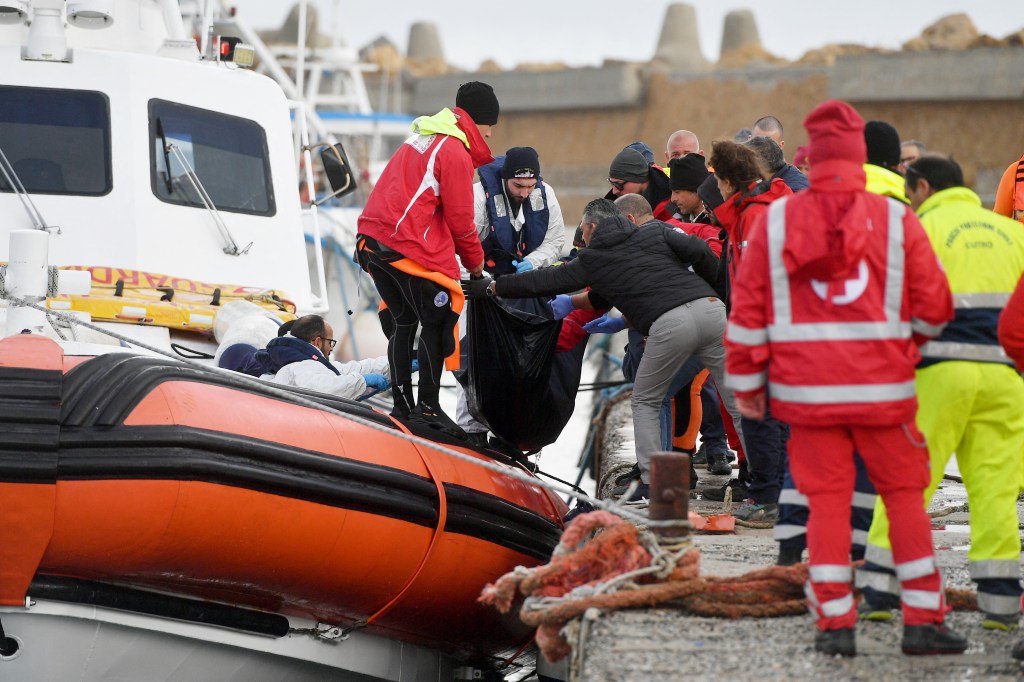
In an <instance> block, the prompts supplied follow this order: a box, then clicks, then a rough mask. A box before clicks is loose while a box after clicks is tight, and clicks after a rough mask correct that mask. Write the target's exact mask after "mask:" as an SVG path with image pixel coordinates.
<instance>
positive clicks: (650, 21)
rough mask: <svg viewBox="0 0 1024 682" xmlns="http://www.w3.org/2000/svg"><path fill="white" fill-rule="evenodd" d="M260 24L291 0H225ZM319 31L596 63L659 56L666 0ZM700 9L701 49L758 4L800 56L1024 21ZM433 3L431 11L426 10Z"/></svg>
mask: <svg viewBox="0 0 1024 682" xmlns="http://www.w3.org/2000/svg"><path fill="white" fill-rule="evenodd" d="M228 2H229V3H230V4H233V5H235V6H236V7H237V8H238V12H239V15H240V16H241V17H242V18H243V19H245V20H246V21H247V22H248V23H249V24H251V25H252V26H254V27H255V28H258V29H264V28H276V27H278V26H280V24H281V23H282V22H283V21H284V18H285V16H286V15H287V14H288V10H289V9H290V8H291V6H292V3H291V2H289V1H288V0H234V1H233V2H231V0H228ZM310 2H311V4H315V5H317V7H318V8H319V11H320V17H321V25H322V27H323V29H330V28H331V27H333V26H335V25H336V21H335V16H336V13H337V15H339V16H340V26H341V35H342V38H343V40H344V41H345V42H346V43H347V44H349V45H352V46H353V47H356V48H360V47H362V46H364V45H366V44H367V43H369V42H370V41H372V40H373V39H375V38H377V37H378V36H381V35H385V36H387V37H388V38H390V39H391V41H392V42H394V43H395V44H396V45H397V46H398V47H399V49H400V50H402V51H403V52H404V50H405V48H406V43H407V42H408V36H409V27H410V26H411V25H412V24H413V23H414V22H416V21H433V22H434V23H436V24H437V25H438V28H439V31H440V34H441V41H442V45H443V46H444V51H445V57H446V59H447V61H448V62H449V63H452V64H454V65H456V66H459V67H461V68H465V69H470V70H472V69H475V68H476V67H477V66H479V64H480V63H481V62H483V61H484V60H485V59H488V58H493V59H494V60H495V61H497V62H498V64H500V65H501V66H502V67H504V68H512V67H513V66H515V65H516V64H519V63H522V62H564V63H566V64H569V65H571V66H586V65H597V64H600V63H601V61H602V59H604V58H613V59H626V60H630V61H644V60H647V59H650V58H651V56H652V55H653V54H654V50H655V47H656V45H657V41H658V35H659V33H660V31H661V23H662V20H663V18H664V16H665V8H666V7H668V5H669V4H671V2H670V0H633V1H632V2H629V1H627V0H615V2H611V1H610V0H589V1H588V0H545V1H543V2H541V1H539V0H518V1H516V2H508V1H506V2H489V3H478V2H467V1H466V0H433V1H432V2H429V3H425V2H421V1H420V2H418V1H414V0H356V1H353V0H310ZM689 4H691V5H693V6H694V7H695V8H696V10H697V23H698V28H699V31H700V45H701V50H702V51H703V53H704V56H705V57H707V58H708V59H710V60H712V61H716V60H717V59H718V52H719V48H720V46H721V40H722V22H723V20H724V18H725V15H726V13H727V12H728V11H729V10H732V9H752V10H753V11H754V15H755V17H756V19H757V24H758V28H759V29H760V33H761V42H762V44H763V45H764V47H765V48H766V49H767V50H768V51H769V52H772V53H774V54H777V55H779V56H782V57H786V58H788V59H796V58H798V57H800V56H801V55H802V54H804V53H805V52H806V51H807V50H809V49H812V48H816V47H821V46H822V45H825V44H828V43H859V44H862V45H869V46H874V47H889V48H898V47H899V46H900V44H901V43H903V42H905V41H907V40H909V39H910V38H912V37H914V36H916V35H919V34H920V33H921V31H922V30H923V29H924V28H925V27H926V26H928V25H929V24H931V23H933V22H934V21H935V20H937V19H939V18H940V17H943V16H946V15H948V14H955V13H958V12H965V13H967V14H968V16H970V18H971V20H972V21H973V22H974V24H975V26H977V28H978V30H979V31H981V32H982V33H988V34H989V35H992V36H995V37H998V38H1002V37H1004V36H1006V35H1007V34H1009V33H1011V32H1013V31H1016V30H1019V29H1021V28H1022V27H1024V11H1021V7H1022V5H1021V3H1020V0H972V1H970V2H967V1H966V0H858V1H857V2H836V1H833V0H772V1H771V2H752V1H750V0H747V1H740V2H733V1H731V0H690V2H689ZM428 6H429V7H432V8H434V11H435V16H430V15H429V14H428V13H427V10H426V9H425V8H426V7H428Z"/></svg>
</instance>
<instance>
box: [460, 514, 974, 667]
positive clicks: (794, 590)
mask: <svg viewBox="0 0 1024 682" xmlns="http://www.w3.org/2000/svg"><path fill="white" fill-rule="evenodd" d="M807 580H808V568H807V564H803V563H800V564H795V565H793V566H767V567H764V568H759V569H756V570H753V571H748V572H747V573H744V574H742V575H739V576H702V575H700V550H699V549H698V548H696V547H695V546H694V545H693V542H692V540H691V539H690V538H689V537H683V538H675V539H670V540H668V541H666V540H665V539H659V538H657V537H656V536H655V535H654V534H653V533H651V532H650V531H647V530H642V529H640V528H638V527H637V526H636V525H634V524H633V523H630V522H629V521H626V520H623V519H622V518H620V517H618V516H616V515H615V514H612V513H609V512H606V511H595V512H590V513H588V514H582V515H580V516H578V517H576V518H575V519H573V521H572V522H571V523H570V524H569V526H568V527H567V528H566V529H565V532H564V533H563V534H562V539H561V542H560V543H559V545H558V547H557V548H556V549H555V551H554V554H553V556H552V559H551V561H550V562H549V563H547V564H544V565H542V566H538V567H536V568H532V569H527V568H523V567H522V566H520V567H517V568H516V570H514V571H512V572H510V573H507V574H505V575H504V576H502V577H501V578H500V579H498V581H497V582H495V583H493V584H490V585H487V587H485V588H484V590H483V592H482V593H481V595H480V597H479V598H478V601H479V602H480V603H483V604H487V605H490V606H493V607H494V608H496V609H497V610H498V611H499V612H501V613H508V612H509V611H510V610H511V609H512V607H513V605H514V604H515V603H516V600H517V598H518V596H519V595H524V596H525V597H526V598H525V600H524V601H523V604H522V607H521V609H520V611H519V617H520V619H521V620H522V621H523V622H524V623H526V624H527V625H529V626H531V627H535V628H537V635H536V641H537V646H538V647H539V648H540V650H541V651H542V652H543V654H544V655H545V656H546V657H547V659H548V660H549V661H552V662H555V661H559V660H561V659H562V658H564V657H565V656H567V655H569V654H570V653H571V652H572V649H571V647H570V645H569V643H568V642H567V641H566V638H565V636H564V635H563V634H562V628H563V627H564V626H565V625H566V624H567V623H568V622H569V621H571V620H573V619H574V618H577V617H579V616H582V615H583V614H584V613H586V612H587V611H588V610H590V609H599V610H613V609H628V608H641V607H648V608H649V607H655V606H658V607H661V608H675V609H679V610H681V611H683V612H685V613H687V614H688V615H693V616H703V617H709V618H778V617H782V616H800V615H804V614H806V613H807V602H806V598H805V594H804V585H805V584H806V583H807ZM946 602H947V604H948V605H949V607H950V608H953V609H957V610H974V609H977V596H976V594H975V593H974V592H973V591H970V590H959V589H947V590H946Z"/></svg>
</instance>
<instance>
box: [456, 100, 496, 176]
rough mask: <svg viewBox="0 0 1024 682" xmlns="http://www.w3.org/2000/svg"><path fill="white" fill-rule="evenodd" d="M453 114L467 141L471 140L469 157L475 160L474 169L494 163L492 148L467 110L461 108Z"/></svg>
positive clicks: (457, 108)
mask: <svg viewBox="0 0 1024 682" xmlns="http://www.w3.org/2000/svg"><path fill="white" fill-rule="evenodd" d="M452 113H454V114H455V116H456V117H457V119H458V120H457V121H456V122H455V125H457V126H458V127H459V130H461V131H462V132H463V133H465V134H466V139H467V140H469V156H470V157H471V158H472V159H473V168H479V167H480V166H486V165H487V164H489V163H490V162H492V161H494V157H493V156H491V148H490V147H488V146H487V141H486V140H484V136H483V135H481V134H480V131H479V130H478V129H477V127H476V123H474V122H473V118H472V117H471V116H470V115H469V114H467V113H466V110H465V109H461V108H459V107H455V108H454V109H452Z"/></svg>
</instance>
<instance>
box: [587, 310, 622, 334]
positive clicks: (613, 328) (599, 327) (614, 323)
mask: <svg viewBox="0 0 1024 682" xmlns="http://www.w3.org/2000/svg"><path fill="white" fill-rule="evenodd" d="M625 328H626V320H625V318H622V317H608V313H605V314H604V315H602V316H601V317H599V318H597V319H596V320H591V321H590V322H587V323H586V324H585V325H583V331H585V332H587V333H588V334H614V333H615V332H621V331H622V330H623V329H625Z"/></svg>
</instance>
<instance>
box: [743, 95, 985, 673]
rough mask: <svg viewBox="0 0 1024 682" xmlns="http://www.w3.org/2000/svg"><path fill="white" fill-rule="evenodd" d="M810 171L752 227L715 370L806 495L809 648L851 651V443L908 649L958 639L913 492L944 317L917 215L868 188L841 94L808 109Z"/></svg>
mask: <svg viewBox="0 0 1024 682" xmlns="http://www.w3.org/2000/svg"><path fill="white" fill-rule="evenodd" d="M804 126H805V127H806V128H807V132H808V136H809V138H810V160H811V186H810V189H809V190H808V191H806V192H802V193H800V194H796V195H793V196H791V197H786V198H783V199H780V200H778V201H776V202H774V203H773V204H772V205H771V206H770V207H769V209H768V211H767V213H766V215H765V216H763V217H762V218H761V219H759V220H758V221H757V222H756V223H755V224H754V225H753V228H752V230H751V235H750V238H749V241H748V245H747V249H746V251H745V252H744V256H743V265H742V266H741V268H740V271H739V276H738V278H737V281H736V283H735V284H734V286H733V289H732V311H731V315H730V318H729V325H728V330H727V336H726V346H727V352H728V355H727V359H726V371H727V383H728V385H729V386H730V387H732V388H733V389H734V390H735V391H736V396H737V404H738V406H739V407H740V410H741V412H743V414H744V416H746V417H748V418H752V419H759V418H760V417H761V416H762V415H763V414H764V412H765V390H766V388H767V387H769V386H770V393H771V411H772V414H774V415H775V416H776V417H778V418H779V419H780V420H782V421H785V422H786V423H788V424H789V425H790V428H791V439H790V441H789V457H790V466H791V469H792V474H793V478H794V479H795V480H796V483H797V486H798V488H799V489H800V491H801V492H803V493H804V494H806V495H807V498H808V503H809V507H810V510H811V514H810V519H809V521H808V525H807V540H808V549H809V552H810V581H809V584H808V586H807V596H808V601H809V605H810V608H811V611H812V613H813V614H814V616H815V617H816V619H817V623H818V629H819V632H818V635H817V637H816V638H815V649H817V650H818V651H821V652H823V653H826V654H829V655H833V654H840V655H843V656H853V655H855V654H856V644H855V641H854V625H855V624H856V622H857V610H856V607H855V604H854V601H853V595H852V592H851V587H850V582H851V579H852V571H851V568H850V544H851V528H850V502H851V498H852V496H853V488H854V478H855V471H854V460H853V453H854V448H856V450H857V451H858V452H859V453H860V455H861V457H862V458H863V460H864V463H865V465H866V466H867V470H868V475H869V476H870V478H871V480H872V482H873V483H874V484H875V487H876V488H877V490H878V492H879V494H880V495H881V496H882V499H883V500H884V501H885V504H886V507H887V508H888V509H889V518H890V520H891V523H892V526H891V538H892V551H893V557H894V563H895V564H896V573H897V575H898V577H899V579H900V582H901V586H902V599H903V623H904V627H903V642H902V649H903V652H904V653H907V654H936V653H962V652H963V651H964V650H965V649H966V648H967V640H966V639H965V638H964V637H962V636H961V635H959V634H957V633H956V632H954V631H952V630H950V629H949V628H947V627H946V626H945V625H944V624H943V621H944V616H945V610H946V608H945V603H944V592H943V587H942V579H941V576H940V574H939V571H938V569H937V567H936V565H935V556H934V550H933V548H932V544H931V525H930V523H929V520H928V515H927V514H926V513H925V510H924V507H923V505H922V504H921V499H922V495H923V491H924V489H925V487H926V486H927V485H928V481H929V471H928V451H927V450H926V449H925V443H924V439H923V438H922V437H921V435H920V433H919V432H918V431H917V428H916V427H915V425H914V415H915V413H916V411H917V398H916V395H915V392H914V366H915V365H916V364H917V361H918V359H919V358H920V353H919V352H918V346H919V345H920V344H922V343H924V342H925V341H926V340H927V339H928V338H930V337H934V336H937V335H938V334H939V333H940V332H941V331H942V328H943V326H945V324H946V322H948V321H949V320H951V319H952V318H953V303H952V295H951V294H950V290H949V284H948V283H947V281H946V277H945V274H944V273H943V272H942V269H941V268H940V267H939V264H938V261H937V259H936V257H935V252H934V251H933V250H932V248H931V245H930V244H929V242H928V238H927V236H926V235H925V233H924V230H923V229H922V227H921V223H920V222H919V221H918V219H917V217H916V216H915V215H914V213H913V211H911V210H909V209H908V208H907V207H906V206H904V205H903V204H901V203H899V202H897V201H894V200H891V199H888V198H886V197H881V196H878V195H874V194H869V193H868V192H866V191H865V189H864V186H865V175H864V170H863V167H862V164H863V163H864V160H865V158H866V156H867V154H866V147H865V143H864V120H863V119H862V118H861V117H860V116H859V115H858V114H857V112H856V111H855V110H854V109H853V108H852V107H851V106H849V105H848V104H846V103H845V102H839V101H835V100H832V101H829V102H825V103H824V104H821V105H820V106H818V107H817V108H816V109H815V110H814V111H812V112H811V113H810V115H808V117H807V119H806V120H805V121H804Z"/></svg>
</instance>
